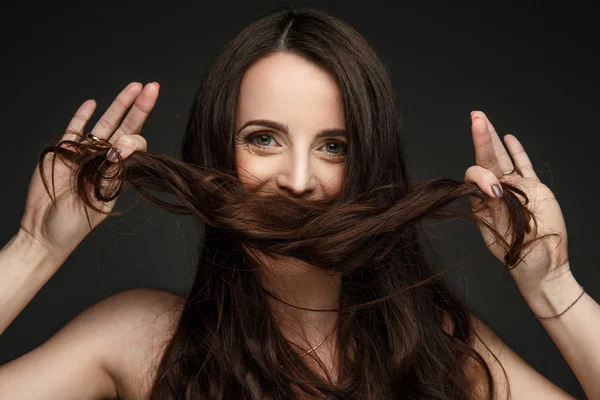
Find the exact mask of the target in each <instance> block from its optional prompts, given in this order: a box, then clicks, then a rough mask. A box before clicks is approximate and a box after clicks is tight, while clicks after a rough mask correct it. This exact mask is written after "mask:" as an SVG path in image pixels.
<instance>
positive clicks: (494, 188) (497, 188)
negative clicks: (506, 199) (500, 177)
mask: <svg viewBox="0 0 600 400" xmlns="http://www.w3.org/2000/svg"><path fill="white" fill-rule="evenodd" d="M492 192H494V195H496V197H497V198H500V197H502V195H503V194H504V191H503V190H502V188H501V187H500V186H499V185H498V184H493V185H492Z"/></svg>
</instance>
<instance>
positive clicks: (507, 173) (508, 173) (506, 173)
mask: <svg viewBox="0 0 600 400" xmlns="http://www.w3.org/2000/svg"><path fill="white" fill-rule="evenodd" d="M516 170H517V168H516V167H514V168H513V169H512V170H511V171H508V172H503V173H502V175H510V174H512V173H513V172H515V171H516Z"/></svg>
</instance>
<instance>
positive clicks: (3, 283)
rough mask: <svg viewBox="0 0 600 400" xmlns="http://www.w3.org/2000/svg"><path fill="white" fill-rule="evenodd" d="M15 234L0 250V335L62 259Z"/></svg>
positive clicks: (25, 236)
mask: <svg viewBox="0 0 600 400" xmlns="http://www.w3.org/2000/svg"><path fill="white" fill-rule="evenodd" d="M65 259H66V257H57V256H56V255H54V254H49V252H48V251H47V250H46V249H44V248H43V247H42V246H40V245H38V244H36V243H35V241H33V240H32V239H31V238H29V237H28V236H27V235H24V234H22V233H18V234H16V235H15V236H13V238H12V239H11V240H10V241H9V242H8V243H7V244H6V245H5V246H4V247H3V248H2V249H0V335H1V334H2V333H3V332H4V331H5V330H6V328H7V327H8V326H9V325H10V324H11V323H12V321H13V320H14V319H15V318H16V317H17V315H19V313H20V312H21V311H22V310H23V309H24V308H25V306H26V305H27V304H29V302H30V301H31V299H32V298H33V297H34V296H35V295H36V294H37V292H38V291H39V290H40V289H41V288H42V287H43V286H44V285H45V284H46V282H47V281H48V280H49V279H50V278H51V277H52V275H54V273H55V272H56V271H57V270H58V268H60V266H61V265H62V264H63V262H64V261H65Z"/></svg>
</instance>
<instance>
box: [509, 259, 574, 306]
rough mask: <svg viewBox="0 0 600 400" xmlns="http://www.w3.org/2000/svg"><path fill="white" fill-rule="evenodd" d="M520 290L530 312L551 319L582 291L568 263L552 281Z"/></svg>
mask: <svg viewBox="0 0 600 400" xmlns="http://www.w3.org/2000/svg"><path fill="white" fill-rule="evenodd" d="M520 289H521V294H522V295H523V297H524V298H525V301H526V302H527V304H528V305H529V307H530V309H531V311H532V312H533V313H534V314H535V315H536V316H538V317H551V316H555V315H558V314H560V313H562V312H563V311H565V310H566V309H567V308H568V307H569V306H571V304H573V302H574V301H575V300H576V299H577V298H578V297H579V295H580V294H581V292H582V291H583V289H582V288H581V285H580V284H579V283H578V282H577V280H576V279H575V277H574V276H573V273H572V272H571V269H570V266H569V265H568V263H566V265H565V266H564V270H563V271H559V272H557V273H556V275H555V277H554V278H553V279H551V280H546V281H545V282H543V283H540V285H538V286H537V287H536V288H527V289H522V288H520Z"/></svg>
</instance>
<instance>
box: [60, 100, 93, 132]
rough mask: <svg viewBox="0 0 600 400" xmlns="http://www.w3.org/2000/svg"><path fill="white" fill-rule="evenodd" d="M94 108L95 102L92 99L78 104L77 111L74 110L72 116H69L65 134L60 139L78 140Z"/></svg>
mask: <svg viewBox="0 0 600 400" xmlns="http://www.w3.org/2000/svg"><path fill="white" fill-rule="evenodd" d="M94 110H96V102H95V101H94V100H92V99H89V100H86V101H84V102H83V104H82V105H80V106H79V108H78V109H77V111H75V115H74V116H73V118H71V121H70V122H69V124H68V125H67V128H66V129H65V134H64V135H63V136H62V138H61V139H60V141H63V140H73V141H75V142H78V141H80V140H81V138H82V136H83V129H84V128H85V125H86V124H87V123H88V121H89V120H90V118H91V117H92V115H93V114H94Z"/></svg>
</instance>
